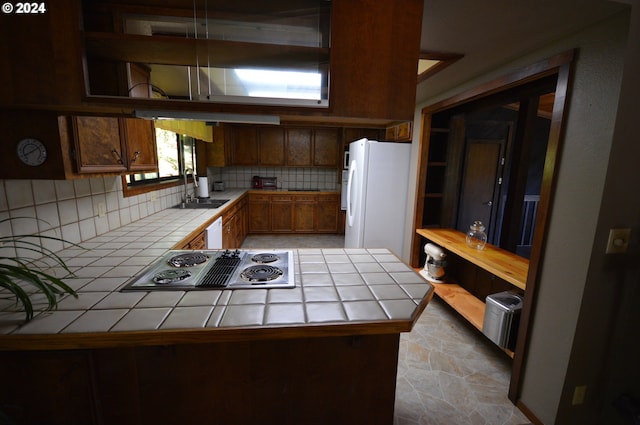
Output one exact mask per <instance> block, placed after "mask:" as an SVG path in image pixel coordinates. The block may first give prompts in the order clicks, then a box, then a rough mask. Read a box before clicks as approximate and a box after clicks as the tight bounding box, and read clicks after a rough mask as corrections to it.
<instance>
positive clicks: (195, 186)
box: [182, 168, 198, 205]
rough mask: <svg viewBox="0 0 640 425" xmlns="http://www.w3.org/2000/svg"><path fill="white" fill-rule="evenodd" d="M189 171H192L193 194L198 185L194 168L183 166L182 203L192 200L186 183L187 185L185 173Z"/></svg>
mask: <svg viewBox="0 0 640 425" xmlns="http://www.w3.org/2000/svg"><path fill="white" fill-rule="evenodd" d="M189 171H191V172H192V173H193V187H194V191H193V192H194V196H195V188H197V187H198V180H197V176H196V170H194V169H193V168H185V169H184V197H183V198H182V203H183V204H185V205H186V204H188V203H190V202H191V201H192V198H191V195H189V190H188V185H187V174H189Z"/></svg>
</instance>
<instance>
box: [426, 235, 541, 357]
mask: <svg viewBox="0 0 640 425" xmlns="http://www.w3.org/2000/svg"><path fill="white" fill-rule="evenodd" d="M416 232H417V233H418V234H419V235H420V236H423V237H425V238H426V239H428V240H430V241H431V242H433V243H435V244H437V245H440V246H441V247H442V248H444V249H446V250H448V251H450V252H452V253H453V254H455V255H458V256H460V257H462V258H463V259H465V260H467V261H469V262H470V263H473V264H475V265H477V266H478V267H480V268H482V269H484V270H487V271H488V272H490V273H492V274H493V275H495V276H497V277H499V278H501V279H504V280H505V281H507V282H508V283H510V284H512V285H514V286H515V287H517V288H520V289H522V290H524V289H525V287H526V282H527V272H528V270H529V261H528V260H527V259H525V258H523V257H520V256H518V255H515V254H513V253H511V252H508V251H505V250H503V249H500V248H498V247H496V246H493V245H491V244H487V245H486V246H485V247H484V249H483V250H477V249H473V248H469V247H468V246H467V241H466V235H465V234H464V233H462V232H459V231H457V230H454V229H441V228H424V229H417V230H416ZM416 271H418V272H419V273H420V274H422V275H423V276H424V274H423V272H422V269H417V270H416ZM424 277H425V278H426V276H424ZM430 283H431V284H432V285H433V287H434V292H435V294H436V295H437V296H438V297H439V298H440V299H442V300H443V301H444V302H445V303H447V304H448V305H449V306H451V308H453V309H454V310H455V311H457V312H458V313H459V314H460V315H461V316H462V317H464V318H465V319H466V320H467V321H468V322H469V323H470V324H471V325H473V326H474V327H475V328H476V329H478V330H479V331H480V332H482V326H483V324H484V312H485V309H486V305H485V303H484V301H483V300H481V299H479V298H478V297H476V296H475V295H473V294H472V293H470V292H469V291H467V290H466V289H465V288H463V287H462V286H460V285H458V284H457V283H454V282H443V283H434V282H431V281H430ZM501 349H502V351H504V352H505V353H506V354H507V355H508V356H510V357H511V358H513V357H514V353H513V351H511V350H508V349H506V348H501Z"/></svg>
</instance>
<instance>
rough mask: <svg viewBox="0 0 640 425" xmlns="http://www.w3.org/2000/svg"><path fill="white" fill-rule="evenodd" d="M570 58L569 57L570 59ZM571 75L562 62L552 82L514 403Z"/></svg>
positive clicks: (513, 383) (530, 322) (513, 374)
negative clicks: (544, 156)
mask: <svg viewBox="0 0 640 425" xmlns="http://www.w3.org/2000/svg"><path fill="white" fill-rule="evenodd" d="M572 57H573V56H572ZM572 75H573V62H566V63H564V64H563V65H562V66H560V68H559V69H558V80H557V83H556V91H555V93H556V95H555V101H554V104H553V113H552V119H551V128H550V129H549V141H548V144H547V154H546V158H545V162H544V171H543V174H542V186H541V188H540V203H539V204H538V217H537V219H536V227H535V231H534V235H533V244H532V249H531V257H530V259H529V272H528V274H527V292H526V293H525V297H524V303H523V306H522V313H521V316H520V327H519V328H518V335H519V337H518V341H517V342H516V349H515V352H516V353H517V354H516V357H515V361H514V363H513V369H512V372H511V383H510V385H509V399H510V400H511V401H512V402H514V403H516V402H518V401H519V396H520V391H521V390H522V379H521V378H522V371H523V370H524V367H525V364H526V362H527V360H528V359H527V357H526V354H527V352H526V350H525V347H526V346H527V345H528V343H529V340H530V338H531V334H530V330H531V328H532V326H533V322H534V318H533V317H532V315H531V314H532V312H533V310H534V306H535V305H536V304H537V298H538V297H537V295H538V294H537V289H538V281H539V279H540V267H541V264H542V261H543V257H544V245H545V242H546V236H547V232H548V224H549V216H550V212H551V209H552V200H553V193H554V192H555V185H554V182H555V180H556V176H557V174H558V169H559V168H560V167H559V164H560V152H561V149H560V148H561V145H562V140H563V138H564V131H565V126H564V123H565V119H566V117H565V114H564V111H565V108H566V106H567V98H568V94H569V91H570V88H571V87H570V86H571V80H572Z"/></svg>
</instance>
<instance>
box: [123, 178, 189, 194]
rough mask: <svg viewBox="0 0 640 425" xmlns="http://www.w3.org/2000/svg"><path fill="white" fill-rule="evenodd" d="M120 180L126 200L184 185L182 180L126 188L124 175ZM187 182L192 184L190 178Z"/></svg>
mask: <svg viewBox="0 0 640 425" xmlns="http://www.w3.org/2000/svg"><path fill="white" fill-rule="evenodd" d="M132 174H133V173H132ZM121 179H122V195H123V196H124V197H125V198H127V197H129V196H135V195H140V194H143V193H148V192H153V191H156V190H162V189H167V188H170V187H176V186H180V185H182V184H184V182H183V181H182V180H171V181H167V182H162V183H149V184H140V185H139V186H132V187H128V186H127V176H126V175H122V176H121ZM187 180H188V183H192V182H193V179H192V178H191V177H189V178H188V179H187Z"/></svg>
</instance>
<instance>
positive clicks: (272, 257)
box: [251, 252, 280, 264]
mask: <svg viewBox="0 0 640 425" xmlns="http://www.w3.org/2000/svg"><path fill="white" fill-rule="evenodd" d="M279 259H280V257H278V256H277V255H276V254H272V253H269V252H262V253H260V254H256V255H254V256H253V257H251V261H253V262H254V263H262V264H264V263H273V262H274V261H278V260H279Z"/></svg>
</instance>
